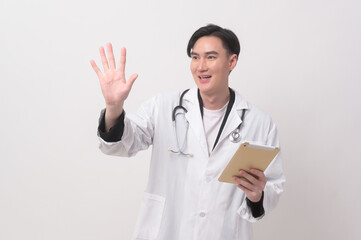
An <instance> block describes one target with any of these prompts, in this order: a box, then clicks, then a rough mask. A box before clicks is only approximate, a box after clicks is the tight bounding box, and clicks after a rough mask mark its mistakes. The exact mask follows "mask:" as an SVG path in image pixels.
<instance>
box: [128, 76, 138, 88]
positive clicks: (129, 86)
mask: <svg viewBox="0 0 361 240" xmlns="http://www.w3.org/2000/svg"><path fill="white" fill-rule="evenodd" d="M137 78H138V74H136V73H134V74H133V75H132V76H130V77H129V79H128V81H127V85H128V88H129V89H131V88H132V86H133V84H134V82H135V80H136V79H137Z"/></svg>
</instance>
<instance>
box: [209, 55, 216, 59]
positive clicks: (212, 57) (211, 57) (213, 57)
mask: <svg viewBox="0 0 361 240" xmlns="http://www.w3.org/2000/svg"><path fill="white" fill-rule="evenodd" d="M208 59H216V56H214V55H209V56H208Z"/></svg>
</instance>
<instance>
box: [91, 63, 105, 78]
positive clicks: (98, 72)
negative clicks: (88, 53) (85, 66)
mask: <svg viewBox="0 0 361 240" xmlns="http://www.w3.org/2000/svg"><path fill="white" fill-rule="evenodd" d="M90 65H91V66H92V67H93V69H94V71H95V73H96V74H97V75H98V77H99V79H100V78H101V77H102V76H103V73H102V71H101V70H100V69H99V68H98V66H97V64H96V63H95V61H94V60H93V59H92V60H90Z"/></svg>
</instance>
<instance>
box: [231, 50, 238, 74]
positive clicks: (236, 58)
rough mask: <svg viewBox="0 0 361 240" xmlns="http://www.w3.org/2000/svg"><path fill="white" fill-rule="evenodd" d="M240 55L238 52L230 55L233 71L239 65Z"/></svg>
mask: <svg viewBox="0 0 361 240" xmlns="http://www.w3.org/2000/svg"><path fill="white" fill-rule="evenodd" d="M237 61H238V57H237V54H232V55H231V56H229V69H230V70H231V71H232V70H233V69H234V68H235V67H236V65H237Z"/></svg>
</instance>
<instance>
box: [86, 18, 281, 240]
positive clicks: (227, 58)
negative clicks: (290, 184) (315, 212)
mask: <svg viewBox="0 0 361 240" xmlns="http://www.w3.org/2000/svg"><path fill="white" fill-rule="evenodd" d="M239 52H240V45H239V41H238V38H237V36H236V35H235V34H234V33H233V32H232V31H230V30H228V29H224V28H221V27H219V26H216V25H207V26H205V27H201V28H200V29H198V30H197V31H196V32H195V33H194V34H193V35H192V37H191V38H190V40H189V43H188V47H187V53H188V55H189V56H190V57H191V63H190V70H191V72H192V75H193V79H194V81H195V83H196V85H197V88H193V89H190V90H189V91H180V92H177V93H170V94H163V95H158V96H155V97H153V98H152V99H150V100H148V101H147V102H145V103H144V104H143V105H142V106H141V107H140V109H139V110H138V112H137V113H136V114H128V113H126V112H125V111H124V109H123V106H124V102H125V100H126V99H127V97H128V95H129V93H130V91H131V88H132V85H133V83H134V81H135V80H136V78H137V76H138V75H137V74H133V75H131V76H130V78H129V79H128V80H126V78H125V74H124V72H125V61H126V50H125V48H122V49H121V56H120V63H119V65H118V66H116V63H115V59H114V55H113V50H112V45H111V44H110V43H108V44H107V56H106V54H105V50H104V48H103V47H101V48H100V56H101V60H102V65H103V71H102V70H100V69H99V67H98V66H97V65H96V63H95V61H94V60H91V65H92V67H93V69H94V71H95V72H96V74H97V75H98V78H99V83H100V86H101V90H102V93H103V96H104V99H105V104H106V109H105V110H103V111H102V113H101V117H100V121H99V128H98V136H99V139H100V149H101V151H102V152H103V153H105V154H110V155H117V156H124V157H129V156H133V155H135V154H136V153H137V152H138V151H140V150H144V149H146V148H148V147H149V146H151V145H152V147H153V148H152V159H151V163H150V172H149V179H148V184H147V187H146V190H145V194H144V198H143V201H142V205H141V211H140V216H139V218H138V222H137V225H136V229H135V232H134V236H133V239H149V240H151V239H152V240H155V239H157V240H191V239H194V240H196V239H197V240H198V239H199V240H203V239H204V240H205V239H207V240H232V239H234V240H236V239H237V240H240V239H242V240H245V239H253V234H252V222H256V221H258V220H259V219H261V218H262V217H263V216H264V215H265V214H267V213H269V212H270V211H271V210H272V209H274V208H275V207H276V205H277V202H278V199H279V196H280V194H281V193H282V192H283V183H284V181H285V178H284V175H283V169H282V160H281V155H280V154H278V156H277V157H276V158H275V159H274V160H273V161H272V163H271V164H270V166H269V167H268V168H267V170H266V171H265V172H264V173H263V172H262V171H259V170H257V169H252V170H251V172H250V173H247V172H245V171H240V174H239V175H240V176H242V177H244V178H245V179H247V181H246V180H244V178H240V177H235V178H234V179H235V181H236V182H237V183H238V185H235V184H229V183H222V182H219V181H218V180H217V179H218V177H219V175H220V174H221V172H222V170H223V169H224V168H225V166H226V165H227V163H228V162H229V160H230V159H231V157H232V156H233V154H234V153H235V151H236V150H237V148H238V147H239V145H240V144H241V142H244V141H251V142H256V143H259V144H263V145H271V146H276V147H278V146H279V142H278V136H277V130H276V126H275V124H274V123H273V122H272V120H271V118H270V117H269V116H268V115H267V114H265V113H264V112H262V111H261V110H260V109H258V108H256V107H255V106H253V105H252V104H250V103H249V102H247V101H246V100H245V99H244V98H242V97H241V96H240V95H239V94H238V93H236V92H235V91H234V90H233V89H231V88H229V86H228V83H229V75H230V73H231V71H232V70H233V69H234V68H235V67H236V64H237V59H238V55H239Z"/></svg>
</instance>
